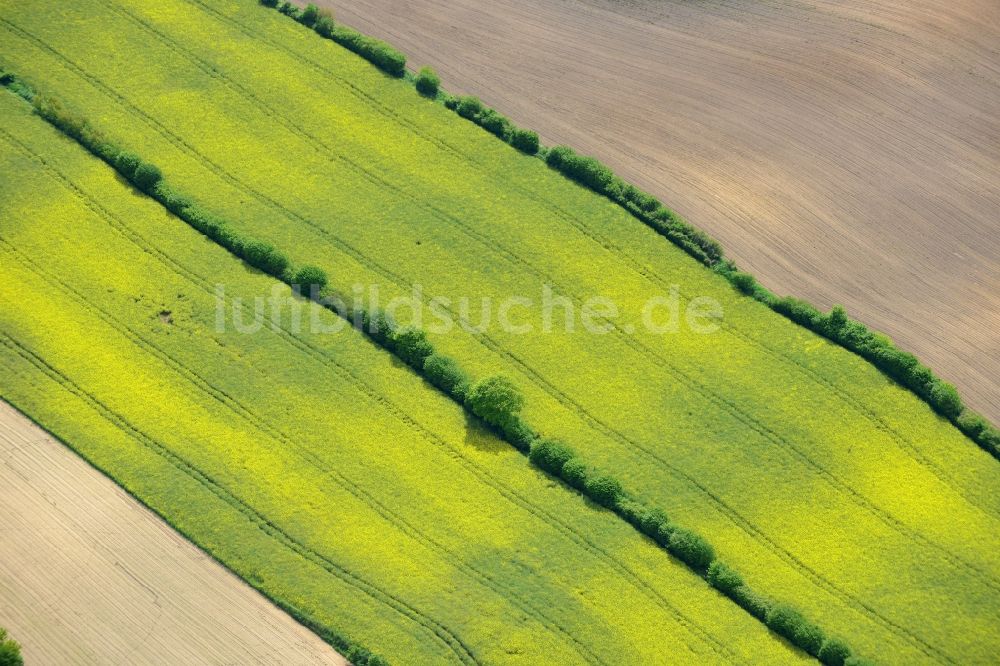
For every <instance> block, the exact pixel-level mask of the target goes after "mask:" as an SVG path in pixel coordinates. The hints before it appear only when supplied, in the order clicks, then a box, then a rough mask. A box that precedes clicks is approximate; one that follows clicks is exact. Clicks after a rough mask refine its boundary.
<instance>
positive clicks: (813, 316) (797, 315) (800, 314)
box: [774, 296, 825, 330]
mask: <svg viewBox="0 0 1000 666" xmlns="http://www.w3.org/2000/svg"><path fill="white" fill-rule="evenodd" d="M774 309H775V310H776V311H777V312H780V313H781V314H783V315H785V316H786V317H788V318H789V319H791V320H792V321H794V322H795V323H797V324H801V325H802V326H805V327H806V328H811V329H813V330H819V329H821V328H822V322H823V321H825V320H824V317H823V314H822V313H821V312H820V311H819V310H817V309H816V307H815V306H814V305H813V304H812V303H807V302H806V301H803V300H799V299H798V298H792V297H791V296H785V297H784V298H781V299H778V301H777V302H776V303H775V304H774Z"/></svg>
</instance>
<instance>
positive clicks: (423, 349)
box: [391, 326, 434, 370]
mask: <svg viewBox="0 0 1000 666" xmlns="http://www.w3.org/2000/svg"><path fill="white" fill-rule="evenodd" d="M391 346H392V351H393V352H395V354H396V356H398V357H399V358H401V359H402V360H403V362H405V363H407V364H408V365H410V366H412V367H414V368H417V369H418V370H421V369H423V367H424V361H426V360H427V358H428V357H429V356H430V355H431V354H433V353H434V347H432V346H431V343H430V342H428V341H427V334H426V333H424V332H423V331H422V330H420V329H419V328H417V327H416V326H407V327H406V328H401V329H399V330H397V331H395V332H394V333H393V335H392V341H391Z"/></svg>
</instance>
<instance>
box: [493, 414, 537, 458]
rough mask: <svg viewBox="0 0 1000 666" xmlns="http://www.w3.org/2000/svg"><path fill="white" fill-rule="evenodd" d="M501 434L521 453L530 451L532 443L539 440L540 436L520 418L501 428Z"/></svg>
mask: <svg viewBox="0 0 1000 666" xmlns="http://www.w3.org/2000/svg"><path fill="white" fill-rule="evenodd" d="M500 433H501V434H502V435H503V437H504V439H506V440H507V441H508V442H510V443H511V444H513V445H514V446H515V447H517V448H518V449H520V450H521V451H529V450H530V449H531V444H532V442H534V441H535V440H536V439H538V434H537V433H535V431H533V430H532V429H531V428H530V427H528V424H527V423H525V422H524V420H523V419H522V418H521V417H520V416H514V417H512V418H511V419H510V420H508V421H507V422H506V423H504V424H503V426H501V427H500Z"/></svg>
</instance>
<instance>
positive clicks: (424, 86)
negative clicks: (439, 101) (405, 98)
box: [416, 67, 441, 97]
mask: <svg viewBox="0 0 1000 666" xmlns="http://www.w3.org/2000/svg"><path fill="white" fill-rule="evenodd" d="M416 85H417V92H419V93H420V94H421V95H427V96H428V97H434V96H436V95H437V94H438V89H439V88H440V86H441V79H440V77H438V75H437V73H436V72H435V71H434V70H433V69H431V68H430V67H421V68H420V71H419V72H417V79H416Z"/></svg>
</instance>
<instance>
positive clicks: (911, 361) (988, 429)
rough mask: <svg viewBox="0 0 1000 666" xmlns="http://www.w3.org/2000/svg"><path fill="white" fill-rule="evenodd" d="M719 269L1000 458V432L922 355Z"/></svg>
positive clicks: (728, 267) (836, 310) (842, 316)
mask: <svg viewBox="0 0 1000 666" xmlns="http://www.w3.org/2000/svg"><path fill="white" fill-rule="evenodd" d="M716 270H717V271H718V272H719V273H721V274H722V275H724V276H725V277H726V278H728V279H729V281H730V282H731V283H732V284H733V286H735V287H736V288H737V289H738V290H740V291H741V292H743V293H744V294H746V295H748V296H751V297H752V298H755V299H757V300H758V301H760V302H762V303H764V304H766V305H767V306H768V307H770V308H771V309H772V310H774V311H775V312H778V313H780V314H782V315H784V316H785V317H787V318H788V319H791V320H792V321H794V322H795V323H797V324H799V325H801V326H804V327H806V328H808V329H809V330H811V331H814V332H815V333H819V334H820V335H822V336H824V337H826V338H828V339H830V340H832V341H833V342H836V343H837V344H839V345H840V346H842V347H844V348H846V349H848V350H850V351H852V352H854V353H855V354H857V355H859V356H861V357H862V358H864V359H865V360H867V361H868V362H870V363H871V364H872V365H874V366H875V367H877V368H878V369H879V370H881V371H882V372H884V373H885V374H886V375H888V376H889V377H890V378H892V379H893V380H894V381H896V382H897V383H899V384H900V385H902V386H904V387H906V388H908V389H910V390H911V391H913V392H914V393H915V394H917V396H919V397H920V398H921V399H923V400H924V401H925V402H926V403H927V404H928V405H930V406H931V408H932V409H934V410H935V411H936V412H938V413H939V414H941V415H942V416H944V417H945V418H947V419H949V420H950V421H951V422H952V423H954V424H955V426H956V427H957V428H958V429H959V430H961V431H962V432H963V433H964V434H965V435H966V436H967V437H969V439H971V440H972V441H974V442H976V443H977V444H978V445H979V446H980V447H982V448H983V449H984V450H986V451H987V452H989V453H990V454H992V455H993V456H994V457H995V458H997V459H998V460H1000V430H998V429H997V428H995V427H994V426H993V425H991V424H990V422H989V421H987V420H986V419H985V418H984V417H983V416H981V415H980V414H977V413H976V412H974V411H972V410H971V409H968V408H967V407H965V405H963V404H962V397H961V396H960V395H959V393H958V390H957V389H956V388H955V387H954V386H952V385H951V384H949V383H947V382H945V381H943V380H942V379H940V378H939V377H937V376H935V375H934V373H933V371H931V369H930V368H928V367H927V366H925V365H923V364H922V363H920V361H919V360H918V359H917V357H916V356H914V355H913V354H911V353H909V352H907V351H903V350H902V349H900V348H899V347H897V346H896V345H895V343H893V341H892V340H891V339H890V338H889V337H888V336H885V335H882V334H880V333H877V332H875V331H872V330H871V329H869V328H868V327H867V326H865V325H864V324H862V323H861V322H859V321H857V320H854V319H851V318H849V317H848V316H847V312H845V311H844V308H843V307H841V306H839V305H835V306H834V307H833V308H832V309H831V310H830V312H828V313H823V312H820V311H819V309H817V308H816V307H815V306H814V305H812V304H811V303H808V302H807V301H803V300H800V299H797V298H792V297H790V296H785V297H778V296H776V295H775V294H773V293H771V292H770V291H768V290H767V289H765V288H764V287H762V286H761V285H760V284H758V283H757V281H756V280H755V279H754V277H753V276H752V275H750V274H749V273H744V272H741V271H738V270H736V269H735V267H733V266H732V264H730V263H729V262H726V263H725V264H723V265H720V266H718V267H717V269H716Z"/></svg>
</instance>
